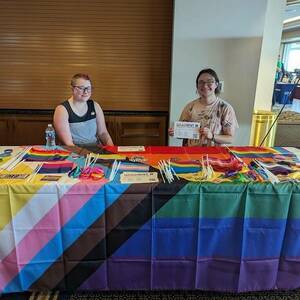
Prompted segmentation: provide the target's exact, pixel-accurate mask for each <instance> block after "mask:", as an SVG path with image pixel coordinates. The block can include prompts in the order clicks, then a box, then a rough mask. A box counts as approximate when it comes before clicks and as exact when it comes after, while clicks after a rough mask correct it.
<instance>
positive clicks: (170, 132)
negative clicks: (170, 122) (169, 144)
mask: <svg viewBox="0 0 300 300" xmlns="http://www.w3.org/2000/svg"><path fill="white" fill-rule="evenodd" d="M168 134H169V136H174V128H169V129H168Z"/></svg>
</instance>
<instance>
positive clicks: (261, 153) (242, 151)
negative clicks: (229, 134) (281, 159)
mask: <svg viewBox="0 0 300 300" xmlns="http://www.w3.org/2000/svg"><path fill="white" fill-rule="evenodd" d="M230 151H231V152H233V153H234V154H235V155H236V156H238V157H241V158H269V157H273V156H274V154H278V153H279V152H278V151H276V150H274V149H272V148H264V147H230Z"/></svg>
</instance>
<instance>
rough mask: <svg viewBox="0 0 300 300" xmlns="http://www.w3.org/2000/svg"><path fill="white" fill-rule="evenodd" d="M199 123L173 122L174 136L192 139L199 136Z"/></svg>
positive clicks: (196, 138)
mask: <svg viewBox="0 0 300 300" xmlns="http://www.w3.org/2000/svg"><path fill="white" fill-rule="evenodd" d="M199 129H200V123H199V122H175V124H174V137H176V138H178V139H194V140H199V138H200V133H199Z"/></svg>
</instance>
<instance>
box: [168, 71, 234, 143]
mask: <svg viewBox="0 0 300 300" xmlns="http://www.w3.org/2000/svg"><path fill="white" fill-rule="evenodd" d="M196 87H197V92H198V94H199V98H198V99H196V100H193V101H191V102H189V103H188V104H187V105H186V106H185V108H184V109H183V111H182V113H181V116H180V119H179V120H180V121H183V122H197V123H200V129H199V139H184V140H183V146H213V145H216V146H219V145H222V144H231V143H232V141H233V137H234V134H235V130H236V128H238V122H237V119H236V116H235V112H234V109H233V108H232V106H231V105H230V104H229V103H228V102H226V101H225V100H223V99H221V98H219V96H218V95H219V94H220V90H221V88H220V81H219V78H218V75H217V74H216V72H215V71H214V70H212V69H204V70H202V71H200V72H199V74H198V76H197V79H196ZM169 135H170V136H174V128H170V129H169ZM175 137H176V129H175Z"/></svg>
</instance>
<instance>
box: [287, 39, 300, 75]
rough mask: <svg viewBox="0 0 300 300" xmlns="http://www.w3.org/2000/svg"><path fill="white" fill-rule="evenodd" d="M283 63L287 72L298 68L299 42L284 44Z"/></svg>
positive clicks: (299, 58)
mask: <svg viewBox="0 0 300 300" xmlns="http://www.w3.org/2000/svg"><path fill="white" fill-rule="evenodd" d="M283 64H284V68H285V70H286V71H288V72H294V71H295V69H300V42H297V43H288V44H285V46H284V52H283Z"/></svg>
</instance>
